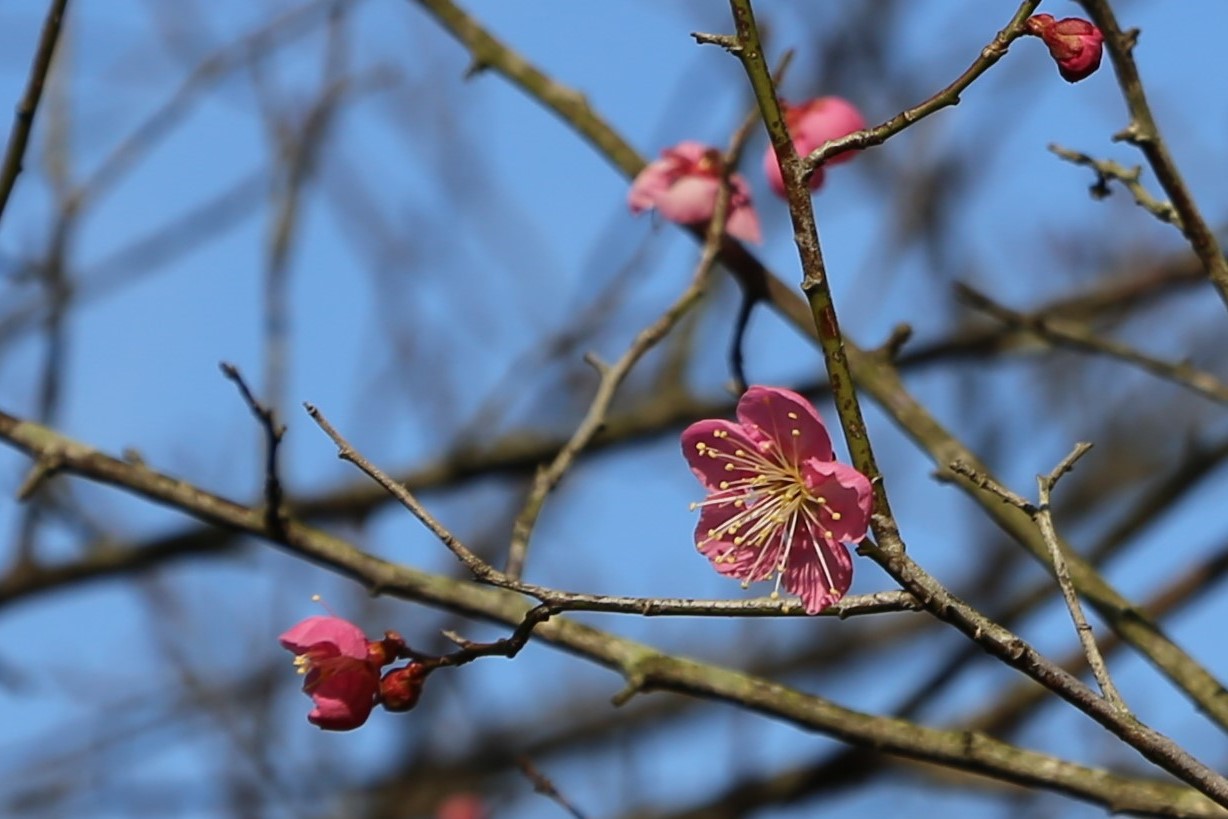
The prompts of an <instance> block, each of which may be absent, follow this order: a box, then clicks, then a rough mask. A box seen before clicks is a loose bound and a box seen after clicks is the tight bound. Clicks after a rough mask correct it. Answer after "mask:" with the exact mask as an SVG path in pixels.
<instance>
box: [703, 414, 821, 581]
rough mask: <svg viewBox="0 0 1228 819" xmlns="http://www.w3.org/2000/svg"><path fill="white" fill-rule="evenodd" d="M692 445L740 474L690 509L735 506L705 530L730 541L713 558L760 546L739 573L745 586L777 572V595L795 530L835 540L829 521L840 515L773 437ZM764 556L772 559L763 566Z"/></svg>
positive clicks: (734, 557) (727, 558)
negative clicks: (753, 442) (748, 443)
mask: <svg viewBox="0 0 1228 819" xmlns="http://www.w3.org/2000/svg"><path fill="white" fill-rule="evenodd" d="M790 416H791V417H792V416H794V413H790ZM790 432H791V434H792V435H793V437H795V438H796V437H799V436H800V434H801V433H800V431H799V430H797V429H793V430H791V431H790ZM712 435H713V437H714V438H717V439H719V440H722V441H723V440H724V439H727V438H728V437H729V433H728V431H727V430H723V429H718V430H714V431H713V433H712ZM695 448H696V450H697V452H698V453H699V455H700V456H701V457H706V458H712V459H713V460H715V461H718V462H723V463H724V470H725V471H726V472H730V473H740V474H738V475H737V476H736V477H734V476H731V478H730V479H729V480H723V481H721V482H720V483H719V484H718V486H717V489H716V490H715V491H713V492H712V494H710V495H709V496H708V497H707V498H706V499H704V500H703V501H701V502H699V503H693V504H691V508H692V509H698V508H701V507H705V506H713V507H724V506H733V507H735V508H736V509H737V510H738V511H737V512H736V513H735V514H733V515H730V516H729V517H728V518H726V519H725V520H724V521H723V522H721V523H720V525H718V526H716V527H714V528H711V529H709V530H708V531H707V532H706V534H707V538H708V540H709V541H713V540H715V541H722V542H724V543H727V544H729V545H728V547H727V548H726V549H725V550H724V551H723V552H721V553H720V554H718V555H716V556H715V557H713V560H714V562H717V563H720V562H725V563H734V562H737V561H738V560H739V558H742V557H744V556H745V553H746V550H748V549H752V550H758V552H759V553H758V555H757V556H756V558H755V561H754V563H753V564H752V565H751V566H750V567H749V568H748V569H747V570H746V572H745V573H742V572H739V574H740V575H741V576H742V577H743V578H744V585H745V583H746V582H749V581H750V580H753V579H760V578H763V579H766V577H765V575H766V574H768V573H773V574H775V575H776V589H775V590H774V591H773V595H774V596H775V595H777V594H778V593H779V589H780V575H781V573H783V572H784V570H785V567H786V566H787V565H788V562H789V553H790V551H791V550H792V548H793V546H794V544H795V543H796V542H797V541H798V540H799V538H798V535H799V534H803V533H804V534H806V535H809V536H810V537H809V538H808V539H809V540H811V541H813V540H815V539H816V538H818V537H822V538H823V539H824V540H827V541H834V540H835V534H834V533H833V532H832V531H831V525H830V524H831V522H834V521H838V520H839V519H840V513H839V512H836V511H834V510H833V509H831V508H830V506H829V505H828V502H827V499H826V498H825V497H823V496H822V495H819V494H816V493H815V492H814V491H813V490H812V488H811V486H810V484H809V483H808V482H807V480H806V476H805V474H804V472H803V468H802V464H801V463H799V462H797V461H795V460H792V459H790V458H789V457H787V456H786V454H785V453H784V452H783V451H782V449H781V447H780V446H779V445H778V444H777V443H776V442H775V441H772V440H770V439H769V440H766V441H764V442H762V443H760V444H759V445H758V446H754V447H742V446H739V447H737V448H735V449H732V450H729V449H727V448H726V447H722V446H710V445H708V444H706V443H705V442H703V441H700V442H698V443H696V445H695ZM802 540H803V541H804V540H805V538H803V539H802ZM812 548H815V552H816V553H817V555H818V557H819V565H820V568H821V569H822V572H823V575H824V581H825V582H826V583H827V585H828V587H833V586H834V582H833V578H832V574H831V572H830V570H829V569H828V567H827V562H826V559H825V558H824V555H823V552H822V550H821V549H818V548H817V544H814V546H812ZM767 560H773V561H774V563H773V565H772V566H771V567H770V569H767V570H766V571H765V568H764V563H765V561H767Z"/></svg>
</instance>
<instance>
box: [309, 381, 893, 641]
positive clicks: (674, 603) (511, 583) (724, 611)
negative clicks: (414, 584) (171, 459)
mask: <svg viewBox="0 0 1228 819" xmlns="http://www.w3.org/2000/svg"><path fill="white" fill-rule="evenodd" d="M305 406H306V409H307V413H308V414H309V415H310V416H311V418H312V420H314V421H315V422H316V423H317V424H319V425H320V428H321V429H322V430H324V433H325V434H326V435H328V437H329V438H331V439H332V441H333V443H334V444H336V445H337V448H338V452H337V456H338V457H339V458H341V459H342V460H344V461H348V462H350V463H352V464H354V465H355V466H356V467H358V468H359V469H361V470H362V471H363V472H364V473H366V474H367V475H368V476H369V477H370V478H371V479H372V480H374V481H375V482H376V483H378V484H379V485H380V486H382V487H383V488H384V490H385V491H387V492H388V493H389V494H391V495H392V496H393V497H394V498H396V499H397V500H398V501H399V502H400V503H401V505H402V506H404V507H405V508H406V509H408V510H409V511H410V513H411V514H413V515H414V517H416V518H418V520H419V521H421V522H422V523H423V524H424V525H425V526H426V527H427V529H429V530H430V531H431V533H432V534H434V535H435V537H437V538H438V539H439V540H440V542H441V543H443V544H444V546H446V547H447V548H448V550H449V551H451V552H452V553H453V554H454V555H456V557H457V559H459V560H460V561H461V563H463V564H464V565H465V566H466V568H468V569H469V571H470V572H472V573H473V576H474V577H475V578H476V579H478V580H480V581H482V582H484V583H488V584H490V585H492V586H498V587H499V588H503V589H507V590H508V591H514V592H518V593H520V594H525V595H528V596H530V597H533V598H535V599H536V600H537V601H538V602H539V603H542V604H545V605H547V606H549V607H550V608H551V609H552V610H554V611H558V612H564V611H595V612H606V613H610V614H638V615H644V616H666V615H674V616H687V617H689V616H701V617H703V616H707V617H728V616H748V617H767V616H782V615H789V616H798V615H801V614H803V613H804V610H803V608H802V606H801V604H800V603H799V602H797V601H796V600H773V599H771V598H762V599H757V600H687V599H681V598H659V597H618V596H610V595H594V594H580V593H577V592H565V591H560V590H558V589H552V588H549V587H547V586H539V585H536V584H533V583H525V582H524V581H522V580H518V579H517V578H514V577H511V576H509V575H507V574H506V573H504V572H501V571H499V570H498V569H496V568H495V567H494V566H491V565H490V564H489V563H487V562H486V561H484V560H482V559H481V558H480V557H478V556H477V555H476V554H475V553H474V552H473V551H472V550H470V549H469V548H468V547H467V546H465V544H464V543H463V542H461V540H460V539H459V538H457V537H456V536H455V535H454V534H452V532H451V531H450V530H448V528H447V527H445V526H444V525H443V524H442V523H440V522H439V521H438V520H437V519H436V518H435V517H434V516H433V515H432V514H431V513H430V512H429V511H428V510H427V509H426V507H424V506H423V505H422V503H421V502H420V501H419V500H418V499H417V498H416V497H415V496H414V494H413V493H412V492H410V491H409V490H408V489H407V488H405V486H404V485H403V484H401V483H398V482H397V481H396V480H394V479H393V478H391V477H390V476H388V475H387V474H386V473H385V472H383V470H381V469H380V468H379V467H377V466H376V465H375V464H373V463H371V461H370V460H368V459H367V458H366V457H364V456H363V455H362V453H360V452H358V451H357V450H356V449H354V447H353V446H352V445H351V444H350V443H349V442H348V441H347V440H346V439H345V437H344V436H342V435H341V433H339V432H337V430H336V429H335V428H334V427H333V425H332V424H331V423H329V421H328V419H327V418H325V417H324V414H323V413H321V412H320V411H319V410H318V409H317V408H316V407H314V406H312V405H311V404H306V405H305ZM916 607H917V603H916V601H915V600H913V599H912V598H911V597H910V596H909V595H907V594H905V593H901V592H880V593H878V594H871V595H855V596H852V597H846V598H845V599H843V600H841V601H839V602H837V603H835V604H833V605H831V606H828V607H827V608H826V609H824V610H823V611H822V612H820V614H824V615H827V616H832V617H851V616H853V615H856V614H875V613H880V612H883V611H904V610H915V608H916Z"/></svg>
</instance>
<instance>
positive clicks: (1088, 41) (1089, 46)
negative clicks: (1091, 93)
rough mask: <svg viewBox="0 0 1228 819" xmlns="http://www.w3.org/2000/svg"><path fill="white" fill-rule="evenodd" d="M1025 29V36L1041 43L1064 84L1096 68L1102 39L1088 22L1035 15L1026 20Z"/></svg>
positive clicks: (1049, 15) (1080, 77)
mask: <svg viewBox="0 0 1228 819" xmlns="http://www.w3.org/2000/svg"><path fill="white" fill-rule="evenodd" d="M1027 26H1028V33H1030V34H1033V35H1035V36H1037V37H1039V38H1041V39H1042V40H1044V41H1045V45H1046V46H1048V47H1049V54H1050V55H1051V56H1052V57H1053V59H1054V60H1055V61H1056V62H1057V70H1058V73H1060V74H1061V75H1062V79H1064V80H1066V82H1078V81H1079V80H1081V79H1083V78H1085V77H1089V76H1091V75H1092V74H1093V73H1095V71H1096V69H1097V68H1099V67H1100V57H1101V55H1102V53H1103V51H1104V35H1103V34H1102V33H1101V32H1100V29H1098V28H1096V27H1095V26H1094V25H1092V24H1091V23H1089V22H1088V21H1086V20H1081V19H1079V18H1078V17H1067V18H1066V19H1064V20H1054V19H1053V15H1052V14H1037V15H1034V16H1032V17H1030V18H1028V23H1027Z"/></svg>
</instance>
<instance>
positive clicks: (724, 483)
mask: <svg viewBox="0 0 1228 819" xmlns="http://www.w3.org/2000/svg"><path fill="white" fill-rule="evenodd" d="M720 487H721V489H728V488H729V481H721V482H720Z"/></svg>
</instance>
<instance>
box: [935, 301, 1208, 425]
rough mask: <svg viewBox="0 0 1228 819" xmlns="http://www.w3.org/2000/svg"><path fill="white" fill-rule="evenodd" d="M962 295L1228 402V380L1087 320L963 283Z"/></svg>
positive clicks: (1057, 340) (1039, 332)
mask: <svg viewBox="0 0 1228 819" xmlns="http://www.w3.org/2000/svg"><path fill="white" fill-rule="evenodd" d="M956 288H957V292H958V294H959V297H960V298H961V299H963V300H964V301H965V302H967V303H968V304H969V305H971V306H972V307H974V308H976V309H977V310H980V311H981V312H983V313H985V314H986V315H989V316H992V317H994V318H995V319H997V320H998V321H1001V322H1002V323H1004V324H1007V325H1009V326H1011V327H1015V328H1018V329H1020V330H1026V331H1028V332H1030V333H1033V334H1034V335H1036V336H1037V337H1039V338H1042V339H1044V340H1046V341H1050V342H1052V343H1054V344H1057V345H1060V346H1062V347H1065V348H1068V349H1072V350H1078V351H1080V352H1085V353H1096V354H1100V355H1105V356H1108V357H1110V358H1115V359H1117V360H1118V361H1124V362H1126V363H1127V364H1133V365H1134V366H1136V367H1138V368H1139V369H1141V370H1143V371H1145V372H1149V373H1151V374H1152V375H1154V376H1157V377H1158V378H1163V379H1164V380H1166V381H1171V382H1172V383H1174V384H1177V385H1179V386H1182V387H1185V388H1186V389H1188V390H1191V391H1193V392H1195V393H1197V394H1198V395H1201V396H1202V397H1203V398H1207V399H1210V400H1211V401H1215V402H1217V403H1221V404H1228V384H1225V383H1224V382H1223V381H1221V380H1220V379H1219V378H1217V377H1215V376H1214V375H1213V374H1211V373H1209V372H1207V371H1206V370H1201V369H1199V368H1197V367H1195V366H1194V365H1192V364H1190V363H1188V362H1186V361H1179V362H1175V363H1174V362H1170V361H1165V360H1164V359H1162V358H1156V357H1155V356H1151V355H1148V354H1147V353H1144V352H1142V351H1140V350H1138V349H1136V348H1135V347H1131V346H1130V345H1129V344H1123V343H1122V342H1120V341H1114V340H1113V339H1110V338H1105V337H1103V336H1100V335H1097V334H1096V333H1095V332H1094V331H1093V330H1092V329H1091V327H1089V326H1088V325H1087V324H1085V323H1083V322H1080V321H1076V320H1073V319H1066V318H1062V317H1061V316H1051V315H1046V314H1045V313H1035V314H1028V313H1020V312H1018V311H1016V310H1011V309H1010V308H1008V307H1005V306H1003V305H1001V304H999V303H998V302H996V301H994V300H993V299H991V298H990V297H989V296H986V295H985V294H983V293H980V292H979V291H977V290H974V289H973V288H971V287H969V286H967V285H964V284H957V285H956Z"/></svg>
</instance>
